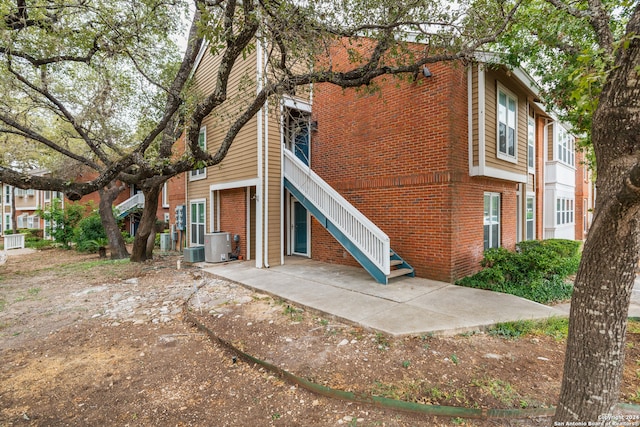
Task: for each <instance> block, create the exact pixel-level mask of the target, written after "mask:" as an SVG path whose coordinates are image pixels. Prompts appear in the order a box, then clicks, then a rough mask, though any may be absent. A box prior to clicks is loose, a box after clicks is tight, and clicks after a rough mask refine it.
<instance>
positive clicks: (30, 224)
mask: <svg viewBox="0 0 640 427" xmlns="http://www.w3.org/2000/svg"><path fill="white" fill-rule="evenodd" d="M39 227H40V217H39V216H38V215H29V216H27V228H39Z"/></svg>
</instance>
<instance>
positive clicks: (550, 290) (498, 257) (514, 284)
mask: <svg viewBox="0 0 640 427" xmlns="http://www.w3.org/2000/svg"><path fill="white" fill-rule="evenodd" d="M579 264H580V242H576V241H573V240H563V239H549V240H529V241H525V242H520V243H518V245H517V251H516V252H510V251H508V250H506V249H504V248H498V249H489V250H487V251H486V252H485V253H484V258H483V260H482V262H481V263H480V265H482V267H484V270H482V271H480V272H479V273H478V274H475V275H473V276H469V277H465V278H464V279H461V280H458V281H457V282H456V284H457V285H460V286H466V287H470V288H479V289H487V290H491V291H496V292H504V293H507V294H512V295H517V296H519V297H523V298H527V299H530V300H532V301H536V302H540V303H543V304H547V303H550V302H556V301H562V300H566V299H569V298H570V297H571V293H572V292H573V284H572V283H570V282H568V281H567V280H566V279H567V277H568V276H570V275H572V274H575V273H576V272H577V271H578V266H579Z"/></svg>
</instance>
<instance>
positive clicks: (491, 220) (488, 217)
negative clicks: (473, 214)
mask: <svg viewBox="0 0 640 427" xmlns="http://www.w3.org/2000/svg"><path fill="white" fill-rule="evenodd" d="M498 247H500V193H484V250H485V251H486V250H487V249H489V248H498Z"/></svg>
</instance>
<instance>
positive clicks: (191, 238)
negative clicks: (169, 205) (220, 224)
mask: <svg viewBox="0 0 640 427" xmlns="http://www.w3.org/2000/svg"><path fill="white" fill-rule="evenodd" d="M199 203H202V206H203V207H204V222H205V223H204V231H205V233H206V232H207V199H193V200H189V211H188V212H187V218H188V220H189V221H188V223H187V224H188V225H187V227H188V232H189V246H202V245H204V242H203V243H202V244H200V243H197V242H194V241H193V231H192V227H191V226H192V225H193V222H191V211H192V209H193V205H194V204H199Z"/></svg>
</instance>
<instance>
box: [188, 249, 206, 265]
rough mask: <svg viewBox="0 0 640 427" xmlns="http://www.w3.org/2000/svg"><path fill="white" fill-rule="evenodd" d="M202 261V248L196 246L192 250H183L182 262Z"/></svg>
mask: <svg viewBox="0 0 640 427" xmlns="http://www.w3.org/2000/svg"><path fill="white" fill-rule="evenodd" d="M203 261H204V247H203V246H196V247H193V248H185V249H184V262H203Z"/></svg>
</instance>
